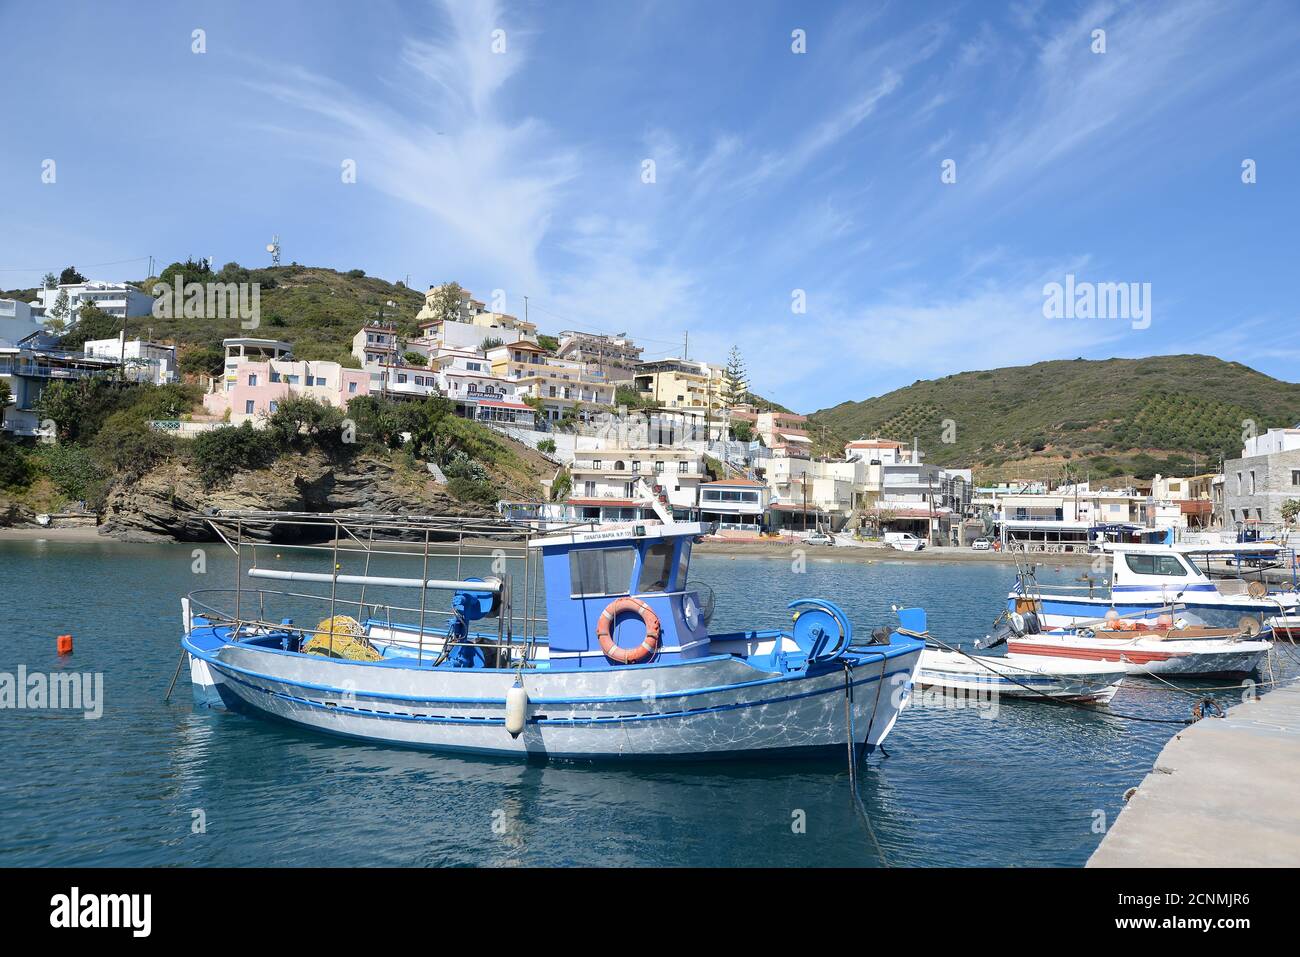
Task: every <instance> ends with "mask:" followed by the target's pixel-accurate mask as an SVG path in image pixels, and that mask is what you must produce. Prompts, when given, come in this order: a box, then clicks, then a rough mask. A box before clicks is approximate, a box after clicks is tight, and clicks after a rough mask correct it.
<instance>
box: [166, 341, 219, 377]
mask: <svg viewBox="0 0 1300 957" xmlns="http://www.w3.org/2000/svg"><path fill="white" fill-rule="evenodd" d="M225 364H226V351H225V350H224V349H222V348H221V347H220V346H193V347H192V348H189V349H186V350H185V351H184V352H183V353H181V357H180V359H178V360H177V362H176V366H177V368H179V369H180V371H181V372H183V373H184V374H185V375H220V374H221V371H222V369H223V368H225Z"/></svg>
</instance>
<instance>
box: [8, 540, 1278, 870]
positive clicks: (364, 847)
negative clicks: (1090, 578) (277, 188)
mask: <svg viewBox="0 0 1300 957" xmlns="http://www.w3.org/2000/svg"><path fill="white" fill-rule="evenodd" d="M206 554H207V559H208V574H207V575H206V576H202V577H200V576H196V575H195V574H194V573H193V572H192V570H191V564H192V557H191V549H190V547H188V546H156V547H155V546H138V545H135V546H126V545H118V544H110V543H104V544H98V543H96V544H89V545H70V544H63V543H50V544H45V543H39V542H38V543H6V542H0V622H3V634H2V635H0V672H9V673H14V672H16V671H17V668H18V666H19V665H20V664H22V665H25V666H26V667H27V668H28V670H29V671H46V672H49V671H56V670H60V669H64V670H69V669H70V670H76V671H80V672H86V671H90V672H95V671H101V672H103V674H104V697H105V705H104V714H103V717H102V718H101V719H99V720H91V721H88V720H85V719H83V718H82V717H81V716H80V714H79V713H68V712H56V711H48V710H45V711H35V710H28V711H15V710H4V711H0V865H3V866H14V865H129V866H153V865H207V864H212V865H322V864H334V865H369V864H382V865H447V864H472V865H509V864H531V865H567V864H585V865H631V864H641V865H676V864H686V865H724V866H729V865H755V864H765V865H797V866H810V865H814V866H815V865H873V864H876V863H878V861H877V859H876V856H875V855H874V853H873V852H872V850H871V845H870V844H869V842H868V840H867V838H866V836H865V834H864V832H863V830H862V828H861V825H860V823H859V820H858V818H857V816H856V814H855V813H854V810H853V807H852V804H851V800H850V796H849V791H848V780H847V773H846V769H845V768H844V767H843V766H842V765H839V764H826V763H821V764H808V763H799V762H790V763H786V762H781V763H764V762H753V763H743V764H725V765H715V766H712V767H702V766H698V765H687V766H664V767H632V768H609V767H602V766H587V765H571V764H549V765H520V764H514V763H510V762H506V761H498V760H490V759H467V758H458V757H448V756H442V755H437V754H428V753H423V752H412V751H401V750H393V749H385V748H374V747H365V746H358V745H355V744H344V743H339V742H336V741H334V740H332V739H329V738H323V737H317V736H313V735H310V734H307V733H302V732H298V731H295V730H293V729H289V728H285V727H280V726H275V725H271V724H267V723H263V722H260V721H256V720H253V719H249V718H245V717H242V716H240V715H235V714H229V713H225V712H218V711H206V710H196V709H194V708H193V707H192V705H191V699H190V694H189V687H188V683H187V678H186V676H185V675H182V677H181V679H180V682H179V683H178V685H177V692H176V694H175V695H174V696H173V698H172V700H171V703H170V704H163V701H162V699H163V694H164V692H165V690H166V688H167V684H168V681H169V680H170V679H171V676H172V672H173V670H174V668H175V665H176V661H177V654H178V646H177V641H178V637H179V634H178V632H179V624H178V621H179V601H178V600H179V597H180V596H181V595H183V594H185V593H187V592H189V591H191V590H193V589H195V588H201V587H205V586H207V587H224V586H225V585H226V583H227V582H228V581H229V580H230V577H229V564H230V562H231V559H232V557H233V556H229V553H228V552H224V553H223V551H221V550H218V549H217V548H216V547H213V546H209V547H207V548H206ZM348 570H349V571H350V570H351V569H348ZM1064 574H1066V575H1068V574H1070V572H1066V573H1064ZM692 577H693V578H698V579H702V580H704V581H707V582H709V583H710V584H712V585H713V586H714V587H715V588H716V590H717V594H718V599H719V600H718V611H717V615H716V617H715V619H714V628H715V630H721V629H726V628H732V627H742V626H753V625H762V624H767V625H780V624H782V623H783V622H786V621H788V618H787V613H786V612H785V610H784V609H785V604H786V602H787V601H789V600H790V599H793V598H798V597H802V596H824V597H828V598H831V599H833V600H835V601H837V602H839V603H840V604H841V605H842V606H843V607H844V608H845V609H846V610H848V611H849V612H850V614H851V615H852V616H853V617H854V618H855V622H856V626H857V627H858V628H859V629H863V630H865V631H869V630H870V628H871V627H872V626H874V625H876V624H884V623H886V622H888V621H890V620H891V616H890V614H889V606H890V604H891V603H897V604H900V605H903V604H921V605H924V606H925V607H926V608H927V609H928V610H929V612H930V627H931V631H932V632H933V633H934V634H936V635H937V636H940V637H943V638H944V639H945V640H949V641H954V642H956V643H961V644H969V643H971V642H973V641H974V640H975V639H976V638H978V637H980V636H981V635H982V634H984V632H985V631H986V630H987V629H988V627H989V624H990V622H991V620H992V618H993V617H994V616H995V615H996V614H997V611H998V609H999V607H1000V605H1001V600H1002V598H1003V596H1004V595H1005V594H1006V589H1007V586H1008V584H1009V581H1010V578H1011V571H1010V569H1009V567H1008V566H1002V565H984V564H980V565H971V566H967V565H957V564H947V565H943V564H930V565H919V564H903V563H890V562H878V563H876V564H872V565H857V564H844V565H840V564H834V563H830V562H813V563H811V564H810V565H809V566H808V569H807V571H806V573H803V574H795V573H794V572H792V570H791V568H790V566H789V565H788V564H787V563H786V562H784V561H776V560H768V559H741V558H736V559H732V558H725V557H709V556H704V555H701V556H699V557H697V558H696V560H695V563H694V566H693V572H692ZM68 633H71V634H72V635H74V636H75V639H76V651H75V654H74V655H73V656H72V657H70V658H67V659H59V658H58V657H57V655H56V654H55V636H56V635H59V634H68ZM1289 670H1290V672H1294V670H1295V669H1294V668H1291V669H1289ZM1201 683H1202V684H1220V685H1221V684H1223V683H1224V682H1222V681H1205V682H1201ZM1130 684H1131V687H1128V686H1126V687H1125V688H1124V689H1123V690H1121V692H1120V694H1119V695H1118V696H1117V697H1116V699H1115V701H1114V704H1113V710H1114V711H1119V712H1125V713H1137V714H1143V715H1147V716H1151V717H1183V716H1185V715H1186V714H1187V713H1188V712H1189V708H1190V705H1191V704H1192V703H1193V701H1192V699H1191V698H1190V697H1187V696H1185V695H1181V694H1175V693H1171V692H1169V691H1168V690H1167V689H1166V688H1165V687H1164V686H1161V685H1159V684H1152V683H1145V682H1130ZM1218 697H1219V699H1220V700H1221V701H1223V702H1224V703H1225V704H1230V703H1233V701H1235V700H1236V698H1237V697H1238V696H1237V695H1236V694H1235V693H1228V692H1224V693H1221V694H1219V695H1218ZM1174 730H1176V729H1175V728H1174V727H1173V726H1170V725H1154V724H1137V723H1131V722H1127V721H1121V720H1117V719H1115V718H1113V717H1107V716H1103V715H1097V714H1083V713H1080V712H1077V711H1074V710H1071V709H1065V708H1056V707H1050V706H1043V705H1035V704H1014V703H1003V704H1002V706H1001V708H1000V709H999V712H998V715H997V717H996V718H995V719H993V720H989V719H988V718H986V717H982V716H980V714H978V713H977V712H974V711H969V710H968V711H954V710H948V711H943V710H935V709H931V710H926V709H922V708H911V709H908V710H907V711H905V712H904V714H903V716H902V717H901V719H900V720H899V723H898V725H897V727H896V728H895V730H894V733H893V735H892V736H891V737H890V738H889V740H888V742H887V744H886V748H887V749H888V751H889V753H890V755H891V756H890V757H888V758H879V757H873V758H872V759H871V762H870V764H871V767H870V769H869V770H868V771H866V772H865V773H864V774H863V780H862V783H861V787H862V795H863V800H864V802H865V804H866V806H867V808H868V810H869V813H870V816H871V818H872V821H873V822H874V827H875V830H876V834H877V836H878V838H879V840H880V843H881V845H882V846H883V848H884V851H885V854H886V856H887V857H888V858H889V861H890V863H892V864H895V865H977V864H978V865H1080V864H1082V863H1083V862H1084V861H1085V860H1086V859H1087V857H1088V855H1089V854H1090V853H1091V852H1092V850H1093V848H1094V847H1095V846H1096V845H1097V843H1098V841H1099V840H1100V837H1101V835H1100V834H1099V833H1095V832H1094V827H1095V826H1096V823H1095V822H1097V821H1098V820H1102V819H1104V820H1112V819H1113V816H1114V815H1115V814H1116V813H1118V811H1119V809H1120V806H1121V796H1122V794H1123V792H1124V791H1125V789H1127V788H1128V787H1130V786H1132V785H1134V784H1137V783H1138V782H1139V781H1140V780H1141V778H1142V776H1143V775H1144V774H1145V772H1146V771H1147V770H1148V769H1149V768H1150V766H1151V764H1152V761H1153V760H1154V758H1155V756H1156V754H1157V753H1158V752H1159V750H1160V748H1161V747H1162V746H1163V745H1164V743H1165V742H1166V741H1167V740H1168V739H1169V737H1170V736H1171V735H1172V733H1173V731H1174ZM198 812H201V819H202V820H203V822H204V823H205V824H206V832H205V833H193V827H192V822H194V821H195V820H197V819H199V813H198ZM1103 815H1104V818H1103V817H1102V816H1103ZM796 820H803V821H805V822H806V828H805V829H804V833H796V832H795V828H793V827H792V823H793V822H795V821H796Z"/></svg>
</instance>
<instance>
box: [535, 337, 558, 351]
mask: <svg viewBox="0 0 1300 957" xmlns="http://www.w3.org/2000/svg"><path fill="white" fill-rule="evenodd" d="M537 344H538V345H539V346H541V347H542V348H543V349H545V350H546V351H547V352H549V353H550V354H551V355H555V353H557V352H559V351H560V340H559V339H557V338H555V336H547V335H539V336H538V337H537Z"/></svg>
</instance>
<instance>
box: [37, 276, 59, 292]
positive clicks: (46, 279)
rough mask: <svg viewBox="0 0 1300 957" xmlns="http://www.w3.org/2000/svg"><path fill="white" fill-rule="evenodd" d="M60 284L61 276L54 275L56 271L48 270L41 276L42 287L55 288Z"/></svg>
mask: <svg viewBox="0 0 1300 957" xmlns="http://www.w3.org/2000/svg"><path fill="white" fill-rule="evenodd" d="M58 284H59V277H58V276H56V275H54V273H52V272H47V273H46V274H45V275H44V276H42V277H41V288H42V289H53V288H54V287H55V286H57V285H58Z"/></svg>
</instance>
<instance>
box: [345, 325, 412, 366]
mask: <svg viewBox="0 0 1300 957" xmlns="http://www.w3.org/2000/svg"><path fill="white" fill-rule="evenodd" d="M352 354H353V355H354V356H356V358H357V361H358V362H360V363H361V367H362V368H363V369H369V368H371V367H372V366H382V365H395V364H397V363H398V362H399V361H400V360H401V358H402V342H401V339H400V337H399V336H398V334H397V326H396V324H394V323H391V322H384V321H382V320H379V319H376V320H374V321H372V322H370V323H369V324H367V325H366V326H364V327H362V329H361V330H360V331H359V332H358V333H357V334H356V335H355V336H353V337H352Z"/></svg>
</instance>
